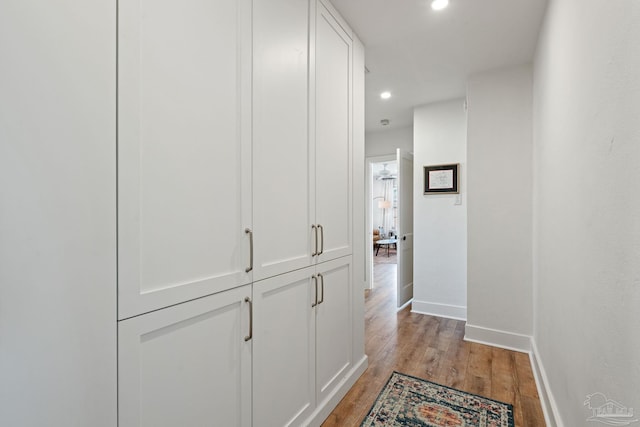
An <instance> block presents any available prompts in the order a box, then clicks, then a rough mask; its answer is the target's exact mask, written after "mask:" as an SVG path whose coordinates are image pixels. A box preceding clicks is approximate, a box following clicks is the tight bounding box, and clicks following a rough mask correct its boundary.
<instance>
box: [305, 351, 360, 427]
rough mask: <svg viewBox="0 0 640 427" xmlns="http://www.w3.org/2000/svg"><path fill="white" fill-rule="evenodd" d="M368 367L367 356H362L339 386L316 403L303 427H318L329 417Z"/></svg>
mask: <svg viewBox="0 0 640 427" xmlns="http://www.w3.org/2000/svg"><path fill="white" fill-rule="evenodd" d="M368 365H369V362H368V358H367V356H363V357H362V359H360V361H359V362H358V363H357V364H356V365H355V366H354V367H353V368H352V369H351V370H350V371H349V373H348V374H347V375H346V376H345V377H344V378H343V379H342V381H341V383H340V385H339V386H338V387H336V388H335V390H334V391H333V393H331V394H330V395H329V396H328V397H327V398H326V399H325V400H324V401H322V402H319V403H318V407H317V408H316V410H315V411H313V413H312V414H311V416H310V417H309V418H308V419H307V420H306V421H305V422H304V424H303V425H304V426H312V427H318V426H320V425H321V424H322V423H323V422H324V421H325V420H326V419H327V417H329V415H330V414H331V412H332V411H333V410H334V409H335V408H336V406H338V403H340V401H341V400H342V398H343V397H344V396H345V395H346V394H347V392H348V391H349V390H350V389H351V387H353V385H354V384H355V383H356V381H357V380H358V378H360V376H361V375H362V374H363V373H364V371H366V370H367V366H368Z"/></svg>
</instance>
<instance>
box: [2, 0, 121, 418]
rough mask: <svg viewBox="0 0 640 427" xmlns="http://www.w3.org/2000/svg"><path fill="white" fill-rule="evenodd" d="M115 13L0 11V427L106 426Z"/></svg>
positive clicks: (112, 333)
mask: <svg viewBox="0 0 640 427" xmlns="http://www.w3.org/2000/svg"><path fill="white" fill-rule="evenodd" d="M115 24H116V5H115V2H113V1H107V0H103V1H90V2H78V1H75V0H60V1H56V2H49V1H35V0H3V1H2V2H0V58H2V59H1V61H2V66H1V67H0V94H1V95H0V200H1V201H0V425H1V426H7V427H9V426H16V427H17V426H21V427H22V426H25V427H26V426H29V427H31V426H51V427H71V426H74V427H79V426H95V427H102V426H104V427H113V426H115V425H116V423H117V420H116V415H117V408H116V378H117V375H116V360H117V359H116V357H117V355H116V221H115V219H116V208H115V207H116V199H115V196H116V188H115V183H116V160H115V156H116V135H115V129H116V128H115V122H116V95H115V93H116V79H115V75H116V69H115V58H116V25H115Z"/></svg>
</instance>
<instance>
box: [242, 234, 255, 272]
mask: <svg viewBox="0 0 640 427" xmlns="http://www.w3.org/2000/svg"><path fill="white" fill-rule="evenodd" d="M244 232H245V234H248V235H249V267H247V268H245V269H244V271H245V273H248V272H250V271H251V270H253V231H251V229H250V228H245V229H244Z"/></svg>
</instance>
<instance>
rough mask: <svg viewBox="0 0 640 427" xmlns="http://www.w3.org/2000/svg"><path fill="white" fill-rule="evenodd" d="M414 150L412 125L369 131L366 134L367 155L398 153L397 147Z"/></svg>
mask: <svg viewBox="0 0 640 427" xmlns="http://www.w3.org/2000/svg"><path fill="white" fill-rule="evenodd" d="M397 148H402V149H403V150H405V151H408V152H413V128H412V127H411V126H408V127H403V128H398V129H390V130H383V131H379V132H367V134H366V136H365V155H366V156H367V157H374V156H385V155H387V154H392V155H394V156H395V155H396V149H397Z"/></svg>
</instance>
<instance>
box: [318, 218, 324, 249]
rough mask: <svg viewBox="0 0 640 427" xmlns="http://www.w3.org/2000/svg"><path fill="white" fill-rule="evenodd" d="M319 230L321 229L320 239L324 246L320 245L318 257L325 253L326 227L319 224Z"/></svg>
mask: <svg viewBox="0 0 640 427" xmlns="http://www.w3.org/2000/svg"><path fill="white" fill-rule="evenodd" d="M318 229H320V239H321V240H322V244H321V245H320V252H318V255H322V253H323V252H324V227H323V226H322V225H321V224H318Z"/></svg>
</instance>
